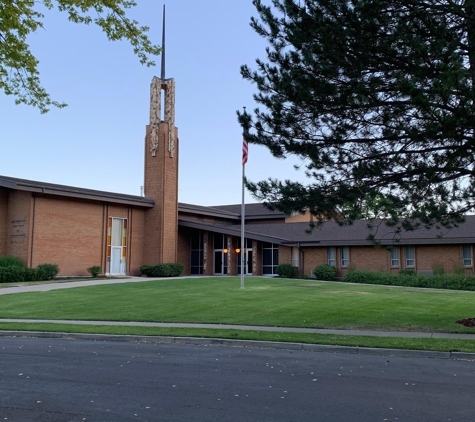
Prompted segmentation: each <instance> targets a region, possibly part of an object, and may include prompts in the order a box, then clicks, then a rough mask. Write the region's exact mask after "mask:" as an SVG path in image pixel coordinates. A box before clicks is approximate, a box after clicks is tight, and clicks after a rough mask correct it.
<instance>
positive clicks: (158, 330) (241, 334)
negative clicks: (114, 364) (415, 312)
mask: <svg viewBox="0 0 475 422" xmlns="http://www.w3.org/2000/svg"><path fill="white" fill-rule="evenodd" d="M0 330H20V331H47V332H61V333H92V334H118V335H140V336H167V337H204V338H225V339H234V340H259V341H279V342H293V343H309V344H326V345H333V346H353V347H373V348H375V347H376V348H387V349H412V350H433V351H440V352H468V353H475V342H474V341H472V340H452V339H432V338H402V337H373V336H342V335H332V334H308V333H285V332H267V331H257V330H256V331H254V330H251V331H240V330H232V329H221V330H218V329H208V328H178V327H163V328H162V327H128V326H108V325H74V324H43V323H10V322H6V323H3V322H2V323H0Z"/></svg>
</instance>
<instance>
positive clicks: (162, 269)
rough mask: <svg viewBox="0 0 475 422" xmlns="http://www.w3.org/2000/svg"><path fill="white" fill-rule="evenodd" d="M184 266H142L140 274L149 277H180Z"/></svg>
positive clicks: (174, 264) (169, 264) (170, 264)
mask: <svg viewBox="0 0 475 422" xmlns="http://www.w3.org/2000/svg"><path fill="white" fill-rule="evenodd" d="M183 269H184V265H183V264H178V263H176V262H173V263H168V264H158V265H142V266H141V267H140V273H141V274H142V275H144V276H147V277H178V276H179V275H181V273H182V272H183Z"/></svg>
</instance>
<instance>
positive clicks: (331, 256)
mask: <svg viewBox="0 0 475 422" xmlns="http://www.w3.org/2000/svg"><path fill="white" fill-rule="evenodd" d="M327 254H328V265H331V266H332V267H336V248H328V249H327Z"/></svg>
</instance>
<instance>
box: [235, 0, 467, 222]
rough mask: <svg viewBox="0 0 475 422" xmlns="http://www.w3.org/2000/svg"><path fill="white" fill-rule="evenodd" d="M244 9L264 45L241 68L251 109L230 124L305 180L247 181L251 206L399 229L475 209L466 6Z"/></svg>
mask: <svg viewBox="0 0 475 422" xmlns="http://www.w3.org/2000/svg"><path fill="white" fill-rule="evenodd" d="M253 3H254V5H255V7H256V9H257V12H258V14H259V17H258V18H253V19H252V20H251V26H252V27H253V28H254V30H255V31H256V32H257V33H258V34H259V35H260V36H262V37H264V38H265V39H266V40H267V41H268V43H269V46H268V48H267V50H266V51H267V57H266V59H258V60H257V66H256V68H255V69H251V68H250V67H248V66H247V65H245V66H242V68H241V73H242V76H243V77H244V78H245V79H247V80H248V81H251V82H252V83H254V84H255V85H256V87H257V90H258V91H257V94H256V95H255V100H256V101H257V103H258V104H259V107H258V108H256V109H255V110H254V112H253V113H251V114H246V113H244V114H243V113H238V115H239V121H240V123H241V125H242V126H243V128H244V129H245V130H247V129H248V128H249V134H248V135H247V137H248V141H249V142H251V143H254V144H258V145H264V146H266V147H267V148H268V149H269V150H270V152H271V153H272V154H273V155H274V156H275V157H278V158H285V157H288V156H290V155H294V156H297V157H300V158H302V160H304V161H303V162H304V166H305V171H306V175H307V176H308V177H309V183H308V184H302V183H296V182H292V181H289V180H285V181H279V180H275V179H269V180H265V181H260V182H248V184H247V187H248V188H249V189H250V190H251V192H252V193H253V194H254V195H255V196H256V197H257V198H258V199H260V200H264V201H266V202H267V203H269V204H273V205H272V206H273V207H275V208H278V209H280V210H281V211H284V212H288V213H291V212H293V211H304V210H305V209H310V211H311V212H313V213H314V214H315V216H317V217H318V218H320V219H321V220H324V219H328V218H333V217H337V218H339V219H341V220H342V221H344V222H348V221H350V222H351V221H352V220H354V219H356V218H359V217H361V216H363V217H370V218H372V217H383V218H385V219H386V221H387V223H388V224H390V225H395V226H396V228H397V229H399V230H400V229H409V230H411V229H414V228H415V227H417V226H418V225H419V226H431V225H443V226H446V227H450V226H451V225H453V224H457V223H459V222H461V221H463V215H464V214H466V213H467V212H470V211H473V210H474V208H475V177H474V176H475V166H474V165H475V133H474V132H475V107H474V99H475V90H474V76H475V0H351V1H348V0H306V1H304V0H302V1H299V0H272V1H270V0H269V1H267V5H266V4H264V2H263V1H261V0H254V1H253ZM401 217H402V218H401ZM416 221H418V223H415V222H416Z"/></svg>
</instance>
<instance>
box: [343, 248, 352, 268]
mask: <svg viewBox="0 0 475 422" xmlns="http://www.w3.org/2000/svg"><path fill="white" fill-rule="evenodd" d="M348 265H350V248H349V247H348V246H343V247H342V248H341V266H342V267H348Z"/></svg>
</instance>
